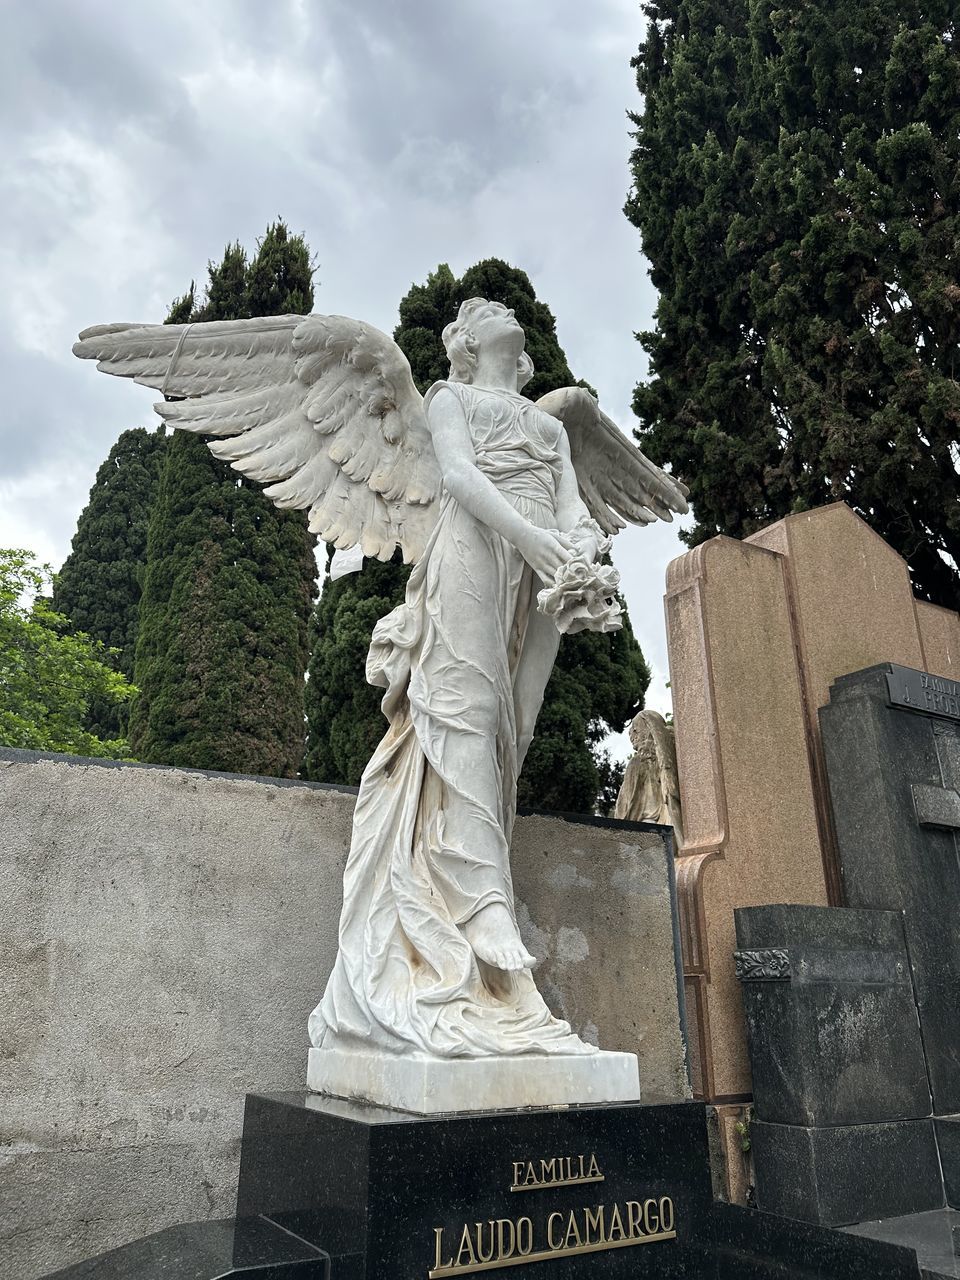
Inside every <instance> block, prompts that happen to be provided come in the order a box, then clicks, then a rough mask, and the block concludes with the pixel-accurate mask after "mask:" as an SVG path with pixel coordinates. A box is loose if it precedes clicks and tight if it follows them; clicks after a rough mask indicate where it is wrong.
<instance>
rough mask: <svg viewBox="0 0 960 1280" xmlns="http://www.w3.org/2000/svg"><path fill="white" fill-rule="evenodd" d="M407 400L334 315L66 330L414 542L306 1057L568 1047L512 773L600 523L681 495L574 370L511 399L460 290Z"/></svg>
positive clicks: (597, 583) (507, 327)
mask: <svg viewBox="0 0 960 1280" xmlns="http://www.w3.org/2000/svg"><path fill="white" fill-rule="evenodd" d="M443 340H444V345H445V347H446V350H447V354H448V356H449V358H450V377H449V380H448V381H445V382H438V383H435V384H434V386H432V387H431V388H430V390H429V391H428V392H427V394H426V396H425V397H423V398H421V396H420V395H419V393H418V392H417V390H416V388H415V386H414V384H413V380H412V377H411V374H410V367H409V365H408V363H407V361H406V358H405V357H404V355H403V353H402V352H401V351H400V349H399V348H398V347H397V346H396V344H395V343H394V342H392V341H391V340H390V339H389V338H388V337H386V336H385V335H384V334H382V333H380V332H379V331H378V330H376V329H373V328H371V327H370V326H369V325H364V324H361V323H358V322H357V321H354V320H349V319H346V318H344V317H342V316H308V317H306V318H304V317H302V316H279V317H271V318H262V319H253V320H238V321H228V322H214V323H199V324H193V325H180V326H178V325H129V324H120V325H106V326H98V327H96V328H93V329H88V330H86V331H85V332H84V333H83V334H81V335H80V341H79V342H78V343H77V344H76V346H75V347H74V351H75V353H76V354H77V355H79V356H81V357H84V358H88V359H96V360H98V361H99V365H98V367H99V368H100V369H102V370H104V371H105V372H107V373H112V374H117V375H120V376H122V377H129V378H134V379H135V380H136V381H137V382H141V383H144V384H145V385H147V386H152V387H156V388H158V389H159V390H160V391H162V392H163V393H164V394H165V395H166V396H168V397H170V399H168V400H167V401H166V402H165V403H161V404H159V405H157V411H158V413H159V414H160V415H161V417H163V418H164V419H165V420H166V421H167V422H168V423H170V424H171V425H173V426H175V427H180V428H185V429H187V430H190V431H196V432H201V433H203V434H206V435H209V436H213V437H216V438H215V439H214V440H211V441H210V442H209V444H210V449H211V450H212V451H213V453H214V454H215V455H216V456H217V457H218V458H222V459H225V460H226V461H228V462H230V463H231V465H232V466H234V467H235V468H236V469H237V470H238V471H240V472H242V473H243V474H244V475H245V476H249V477H251V478H252V479H255V480H258V481H261V482H263V483H264V484H265V485H266V486H267V488H266V492H267V494H268V495H269V496H270V497H271V498H272V500H273V501H274V502H275V503H277V505H278V506H281V507H300V508H305V509H307V510H308V511H309V512H310V528H311V530H313V531H314V532H315V533H317V534H318V535H319V536H320V537H321V538H323V539H324V540H325V541H328V542H333V543H334V544H335V545H336V546H337V547H338V548H348V547H351V546H355V545H359V546H360V547H361V548H362V550H363V553H364V555H367V556H376V557H379V558H380V559H382V560H387V559H389V558H390V557H391V556H392V554H393V552H394V549H395V548H396V547H397V546H400V547H401V548H402V549H403V554H404V558H405V559H406V560H407V561H414V562H415V567H414V569H413V571H412V573H411V575H410V579H409V584H408V587H407V592H406V598H405V601H404V603H403V604H401V605H400V606H399V607H398V608H396V609H394V610H393V611H392V612H391V613H390V614H388V615H387V616H386V617H385V618H383V619H382V620H381V621H380V622H379V623H378V624H377V627H376V629H375V631H374V634H373V640H372V643H371V646H370V652H369V655H368V659H367V678H368V679H369V680H370V681H371V683H373V684H375V685H379V686H382V687H383V688H384V690H385V693H384V697H383V701H382V707H383V712H384V715H385V716H386V719H387V722H388V728H387V732H386V735H385V737H384V738H383V740H382V742H381V743H380V745H379V747H378V748H377V749H376V751H375V752H374V754H373V756H372V758H371V760H370V762H369V764H368V766H367V768H366V770H365V772H364V775H363V779H362V781H361V786H360V794H359V796H358V799H357V806H356V811H355V816H354V826H353V838H352V844H351V849H350V855H349V859H348V862H347V867H346V871H345V874H344V902H343V913H342V916H341V922H340V949H339V955H338V958H337V961H336V965H335V967H334V970H333V972H332V974H331V976H330V979H329V982H328V984H327V989H326V991H325V993H324V996H323V998H322V1000H321V1001H320V1004H319V1005H318V1006H317V1008H316V1009H315V1010H314V1012H313V1014H312V1016H311V1018H310V1035H311V1040H312V1043H313V1045H314V1046H315V1047H316V1048H320V1047H322V1048H323V1049H324V1050H343V1051H346V1052H348V1053H349V1052H350V1051H351V1049H357V1048H359V1047H363V1048H366V1049H369V1048H370V1047H372V1046H376V1047H378V1048H379V1049H380V1050H382V1051H386V1052H387V1053H391V1054H409V1053H410V1052H411V1051H412V1052H414V1053H417V1052H419V1053H420V1054H425V1055H428V1056H431V1057H439V1058H456V1057H484V1056H491V1055H513V1054H522V1053H531V1052H534V1053H536V1052H542V1053H593V1052H595V1050H594V1048H593V1046H591V1045H588V1044H585V1043H584V1042H582V1041H581V1040H579V1039H578V1037H576V1036H575V1035H573V1034H572V1033H571V1030H570V1027H569V1025H568V1024H567V1023H565V1022H562V1021H560V1020H558V1019H556V1018H554V1017H553V1016H552V1014H551V1013H550V1011H549V1010H548V1009H547V1006H546V1005H545V1003H544V1002H543V1000H542V998H541V996H540V994H539V992H538V991H537V989H536V987H535V985H534V982H533V979H532V976H531V973H530V967H531V966H532V965H533V963H534V959H533V957H532V956H531V955H529V953H528V952H527V950H526V948H525V947H524V945H523V942H522V940H521V938H520V934H519V930H518V928H517V920H516V912H515V909H514V900H513V887H512V882H511V876H510V861H509V847H510V836H511V831H512V827H513V821H514V813H515V805H516V785H517V777H518V774H519V771H520V768H521V766H522V763H523V758H524V755H525V753H526V750H527V748H528V746H529V745H530V741H531V738H532V737H533V731H534V725H535V722H536V717H537V713H538V711H539V708H540V704H541V701H542V698H543V691H544V688H545V686H546V683H547V679H548V677H549V675H550V671H551V668H552V666H553V662H554V658H555V656H556V652H557V646H558V643H559V636H560V632H561V631H575V630H579V629H581V628H585V627H589V628H593V629H598V630H605V629H609V628H613V627H617V626H619V625H620V624H619V618H618V613H619V609H618V606H617V604H616V602H615V600H614V599H613V594H614V592H615V590H616V586H617V575H616V572H615V570H614V569H612V567H610V566H609V565H608V564H604V563H602V560H601V557H602V556H603V555H604V554H605V552H606V551H607V549H608V548H609V545H610V539H609V536H608V535H610V534H612V533H614V532H616V530H617V529H619V528H622V527H623V525H624V520H631V521H633V522H635V523H639V524H645V523H649V522H651V521H653V520H655V519H657V518H658V517H659V518H663V519H667V520H669V519H670V518H671V512H673V511H678V512H683V511H686V509H687V506H686V501H685V494H686V490H685V489H684V488H683V486H681V485H679V484H678V483H676V482H675V481H674V480H672V479H671V478H670V477H669V476H668V475H666V474H665V473H664V472H663V471H661V470H660V469H659V468H658V467H656V466H654V465H653V464H652V463H651V462H649V461H648V460H647V459H646V458H645V457H644V456H643V455H642V454H641V453H640V452H639V451H638V450H637V449H636V448H635V447H634V446H633V445H632V444H630V443H629V442H628V441H627V439H626V438H625V437H624V436H623V435H622V433H621V432H620V431H619V430H618V428H617V427H616V426H615V425H614V423H612V422H611V421H610V420H609V419H608V418H607V417H606V416H605V415H604V414H602V413H601V412H600V409H599V407H598V405H597V402H596V400H595V399H594V398H593V397H592V396H591V395H590V394H589V393H588V392H586V391H583V390H581V389H579V388H576V387H573V388H567V389H564V390H561V391H554V392H551V393H550V394H549V395H546V396H544V397H543V399H541V400H540V401H539V402H538V403H537V404H533V403H531V402H530V401H528V400H526V399H525V398H524V397H523V396H521V395H520V394H519V391H520V388H521V386H522V385H523V384H524V382H525V381H526V380H527V379H528V378H529V377H530V376H531V374H532V372H533V365H532V363H531V361H530V359H529V357H528V356H527V355H526V354H525V352H524V334H523V330H522V328H521V327H520V325H519V324H518V323H517V321H516V320H515V319H514V316H513V312H512V311H510V310H508V309H507V308H506V307H504V306H501V305H500V304H499V303H493V302H487V301H485V300H484V299H480V298H473V299H470V300H469V301H467V302H465V303H463V305H462V306H461V308H460V313H459V315H458V317H457V319H456V321H454V323H453V324H451V325H449V326H448V327H447V329H446V330H445V331H444V335H443Z"/></svg>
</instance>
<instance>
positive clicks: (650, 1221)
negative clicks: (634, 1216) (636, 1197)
mask: <svg viewBox="0 0 960 1280" xmlns="http://www.w3.org/2000/svg"><path fill="white" fill-rule="evenodd" d="M643 1229H644V1231H645V1232H646V1233H647V1235H648V1236H649V1235H655V1234H656V1232H658V1231H659V1230H660V1215H659V1214H658V1213H657V1202H656V1200H644V1202H643Z"/></svg>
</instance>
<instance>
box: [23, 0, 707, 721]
mask: <svg viewBox="0 0 960 1280" xmlns="http://www.w3.org/2000/svg"><path fill="white" fill-rule="evenodd" d="M4 28H5V31H4V41H3V49H2V52H0V67H2V76H0V100H2V102H3V110H2V119H3V121H4V124H5V140H4V164H3V167H2V172H0V208H2V209H3V216H2V219H0V226H2V229H0V274H2V279H3V282H4V288H3V290H2V292H0V329H2V342H0V360H2V386H3V396H4V410H3V412H2V415H0V446H2V453H0V457H2V464H0V546H26V547H30V548H32V549H33V550H34V551H36V552H37V554H38V555H39V556H40V557H41V558H42V559H45V560H48V561H50V562H51V563H52V564H53V565H54V566H55V567H57V566H59V564H60V563H61V562H62V560H63V558H64V556H65V555H66V553H67V552H68V550H69V545H70V538H71V536H72V534H73V532H74V529H75V526H76V519H77V516H78V514H79V512H80V510H81V508H82V507H83V505H84V503H85V501H86V496H87V492H88V490H89V488H90V485H91V483H92V481H93V477H94V473H95V471H96V469H97V466H98V465H99V463H100V462H101V461H102V460H103V458H104V457H105V455H106V453H107V451H108V450H109V448H110V446H111V444H112V443H113V442H114V440H115V439H116V437H117V436H118V435H119V433H120V432H121V431H123V430H124V429H125V428H127V427H131V426H138V425H146V424H149V423H150V422H151V420H152V413H151V409H150V405H151V403H152V400H153V398H154V393H152V392H150V391H147V390H145V389H143V388H138V387H134V386H133V385H131V384H129V383H126V382H124V381H122V380H119V379H111V378H104V377H103V376H102V375H99V374H97V373H96V372H95V371H94V369H93V368H92V367H91V366H90V365H89V364H87V363H81V362H79V361H77V360H75V359H74V358H73V357H72V356H71V354H70V346H71V343H72V342H73V340H74V338H75V336H76V334H77V332H78V330H80V329H81V328H84V327H85V326H87V325H90V324H96V323H103V322H108V321H115V320H134V321H158V320H161V319H162V318H163V316H164V314H165V312H166V309H167V306H168V304H169V303H170V301H171V300H172V299H173V298H174V297H175V296H177V295H178V294H180V293H182V292H183V291H184V289H185V288H186V286H187V285H188V284H189V282H190V279H191V277H195V278H197V279H198V280H200V279H202V278H203V277H204V274H205V270H206V263H207V260H208V259H210V258H212V257H218V256H219V255H220V253H221V252H222V249H223V246H224V244H225V243H226V242H227V241H231V240H234V239H240V240H241V241H242V242H243V243H244V244H245V245H247V246H249V247H252V246H253V244H254V241H255V239H256V237H257V236H258V235H259V234H261V233H262V231H263V230H264V228H265V226H266V224H267V223H268V222H269V221H271V220H272V219H274V218H276V217H277V216H278V215H280V216H282V217H283V218H284V219H285V220H286V221H287V223H288V224H289V225H290V227H291V228H292V229H293V230H294V231H302V232H303V233H304V234H305V235H306V237H307V240H308V243H309V244H310V245H311V247H312V249H313V251H314V253H315V254H316V257H317V260H318V264H319V270H318V273H317V280H318V284H319V287H318V289H317V295H316V304H315V305H316V309H317V310H319V311H332V312H339V313H341V314H346V315H351V316H355V317H357V318H360V319H364V320H368V321H370V322H371V323H373V324H375V325H377V326H378V327H379V328H381V329H384V330H386V331H387V332H389V331H390V330H392V328H393V326H394V325H395V323H396V319H397V304H398V302H399V300H400V298H401V297H402V296H403V294H404V293H405V292H406V291H407V289H408V288H409V286H410V285H411V283H414V282H420V281H423V280H424V278H425V277H426V275H427V273H428V272H429V271H430V270H432V269H433V268H434V267H436V265H437V263H439V262H448V263H449V264H450V266H451V267H452V268H453V270H454V271H455V272H457V273H459V272H461V271H463V270H464V269H465V268H466V267H468V266H470V265H471V264H472V263H473V262H475V261H477V260H478V259H480V258H484V257H489V256H496V257H501V258H505V259H507V260H508V261H509V262H511V263H513V264H514V265H516V266H520V267H522V268H523V269H524V270H525V271H527V272H528V274H529V275H530V277H531V279H532V280H533V283H534V286H535V288H536V290H537V293H538V295H539V297H540V298H541V299H543V300H544V301H545V302H547V303H548V304H549V306H550V307H551V308H552V310H553V312H554V314H555V315H556V317H557V325H558V332H559V337H560V341H561V344H562V345H563V347H564V348H565V350H566V353H567V356H568V359H569V361H570V364H571V366H572V367H573V369H574V370H575V371H576V372H577V374H578V376H582V377H586V378H588V379H589V380H590V382H591V383H592V384H593V385H594V386H595V387H597V388H598V390H599V391H600V397H601V402H602V403H603V404H604V406H605V408H606V409H607V411H608V412H609V413H611V415H612V416H613V417H614V418H615V419H616V420H617V421H618V422H619V423H620V424H621V426H622V427H624V428H625V429H626V430H629V429H630V428H631V426H632V423H633V420H632V415H631V412H630V407H629V406H630V396H631V391H632V387H633V384H634V383H635V382H636V381H637V380H638V378H640V377H641V376H642V375H643V373H644V369H645V361H644V356H643V352H642V351H641V349H640V346H639V344H638V343H637V342H636V341H635V340H634V337H633V334H634V331H635V330H638V329H642V328H645V327H646V326H647V325H648V324H649V323H650V318H651V315H652V310H653V306H654V293H653V290H652V288H651V286H650V283H649V280H648V279H647V275H646V266H645V263H644V261H643V259H642V257H641V255H640V252H639V236H638V234H637V232H636V231H635V230H634V228H633V227H631V226H630V224H629V223H628V222H627V221H626V219H625V218H624V217H623V214H622V213H621V208H622V205H623V201H624V198H625V195H626V191H627V186H628V180H629V178H628V169H627V156H628V152H629V146H630V142H629V137H628V127H629V125H628V121H627V119H626V114H625V113H626V110H627V109H628V108H632V107H635V106H636V105H637V96H636V89H635V86H634V83H633V77H632V73H631V70H630V66H629V63H630V58H631V56H632V55H633V53H634V52H635V50H636V46H637V44H638V42H639V40H640V38H641V35H642V31H643V18H642V15H641V13H640V7H639V0H590V3H584V0H515V2H514V3H512V4H508V3H491V0H443V3H441V2H440V0H393V2H391V0H271V2H270V3H269V4H268V3H267V2H266V0H203V3H202V4H197V3H195V0H162V2H161V0H138V3H136V4H123V3H121V2H120V0H84V3H83V4H77V3H76V0H43V3H42V4H33V5H26V4H22V5H15V6H14V5H11V6H6V7H5V13H4ZM680 550H682V548H681V546H680V544H679V542H678V541H677V538H676V535H675V531H674V529H673V528H670V527H667V526H665V525H660V526H657V527H656V528H654V529H648V530H643V531H641V530H628V531H627V532H626V533H624V534H623V535H621V536H620V538H619V539H618V542H617V546H616V553H615V559H616V563H617V565H618V567H619V568H620V571H621V573H622V575H623V580H624V591H625V595H626V598H627V603H628V606H629V608H630V613H631V616H632V619H633V623H634V626H635V628H636V630H637V632H638V634H639V637H640V642H641V645H642V647H643V650H644V652H645V654H646V655H647V658H648V660H649V661H650V662H651V663H652V664H653V666H654V668H655V681H654V685H653V686H652V687H651V691H650V698H649V704H650V705H652V706H657V707H661V708H665V707H666V706H667V705H668V694H667V692H666V691H665V689H664V680H665V678H666V677H665V671H666V653H665V644H664V635H663V609H662V594H663V577H664V570H665V567H666V564H667V562H668V561H669V560H670V559H672V558H673V557H674V556H675V555H677V554H679V552H680Z"/></svg>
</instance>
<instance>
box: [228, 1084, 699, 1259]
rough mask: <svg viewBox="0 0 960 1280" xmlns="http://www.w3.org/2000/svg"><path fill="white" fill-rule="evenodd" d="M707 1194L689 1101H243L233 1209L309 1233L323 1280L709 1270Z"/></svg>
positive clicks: (695, 1121) (694, 1114) (284, 1097)
mask: <svg viewBox="0 0 960 1280" xmlns="http://www.w3.org/2000/svg"><path fill="white" fill-rule="evenodd" d="M711 1207H712V1197H711V1190H710V1177H709V1171H708V1167H707V1161H706V1158H705V1130H704V1114H703V1108H702V1106H700V1105H698V1104H696V1103H689V1104H679V1105H676V1106H660V1107H646V1106H641V1105H639V1104H635V1105H631V1104H628V1105H610V1106H588V1107H566V1108H561V1109H556V1110H529V1111H519V1112H516V1111H515V1112H485V1113H474V1114H459V1115H445V1116H442V1117H425V1116H414V1115H409V1114H405V1113H403V1112H398V1111H389V1110H385V1109H382V1108H378V1107H373V1106H366V1105H363V1104H359V1103H352V1102H346V1101H340V1100H337V1099H333V1098H325V1097H319V1096H317V1095H310V1094H308V1095H303V1094H294V1095H276V1096H272V1097H254V1096H252V1097H249V1098H248V1099H247V1109H246V1115H245V1121H244V1134H243V1149H242V1158H241V1170H240V1188H239V1194H238V1200H237V1210H238V1213H239V1214H241V1215H244V1216H253V1215H262V1216H264V1217H265V1218H267V1219H269V1220H271V1221H273V1222H276V1223H277V1224H279V1225H280V1226H283V1227H285V1228H286V1229H288V1230H290V1231H293V1232H294V1233H296V1235H298V1236H300V1237H302V1238H304V1239H307V1240H310V1241H312V1242H313V1243H315V1244H317V1245H319V1246H320V1247H321V1248H323V1249H324V1250H326V1251H327V1252H328V1253H329V1254H330V1256H331V1265H332V1272H331V1275H332V1278H333V1280H386V1278H387V1277H392V1276H396V1277H398V1278H399V1277H410V1278H411V1280H413V1278H414V1277H417V1278H422V1280H441V1278H442V1277H448V1276H459V1275H469V1274H474V1273H480V1272H483V1273H484V1274H488V1275H490V1276H491V1277H496V1276H500V1275H501V1274H504V1275H506V1274H510V1275H513V1274H515V1272H514V1270H513V1268H515V1267H517V1266H523V1265H528V1264H532V1263H534V1262H549V1263H550V1268H549V1271H548V1272H547V1273H545V1274H548V1275H550V1276H553V1277H556V1278H557V1280H573V1277H584V1278H585V1277H604V1278H606V1277H610V1278H614V1277H628V1276H629V1277H636V1278H638V1280H639V1278H640V1277H643V1276H651V1277H652V1276H657V1277H663V1278H664V1280H666V1278H667V1277H694V1276H697V1277H699V1276H706V1275H710V1274H712V1263H711V1250H710V1245H711V1231H712V1223H711Z"/></svg>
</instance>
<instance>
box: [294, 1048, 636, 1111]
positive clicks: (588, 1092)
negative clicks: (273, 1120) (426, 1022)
mask: <svg viewBox="0 0 960 1280" xmlns="http://www.w3.org/2000/svg"><path fill="white" fill-rule="evenodd" d="M307 1088H308V1089H310V1090H312V1091H313V1092H314V1093H324V1094H329V1095H331V1096H333V1097H336V1098H350V1099H353V1100H354V1101H357V1102H372V1103H375V1104H376V1105H377V1106H381V1107H392V1108H394V1109H395V1110H397V1111H412V1112H414V1113H415V1114H417V1115H441V1114H445V1113H450V1112H456V1111H512V1110H516V1109H517V1108H519V1107H555V1106H570V1105H591V1104H597V1103H603V1102H639V1100H640V1072H639V1068H638V1065H637V1057H636V1054H633V1053H604V1052H599V1053H589V1054H572V1053H570V1054H523V1055H519V1056H517V1057H509V1058H428V1057H427V1056H426V1055H424V1054H409V1055H408V1056H405V1057H395V1056H393V1055H391V1054H386V1053H378V1052H376V1051H374V1050H364V1049H342V1048H329V1049H327V1048H321V1049H311V1050H310V1058H309V1062H308V1065H307Z"/></svg>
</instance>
